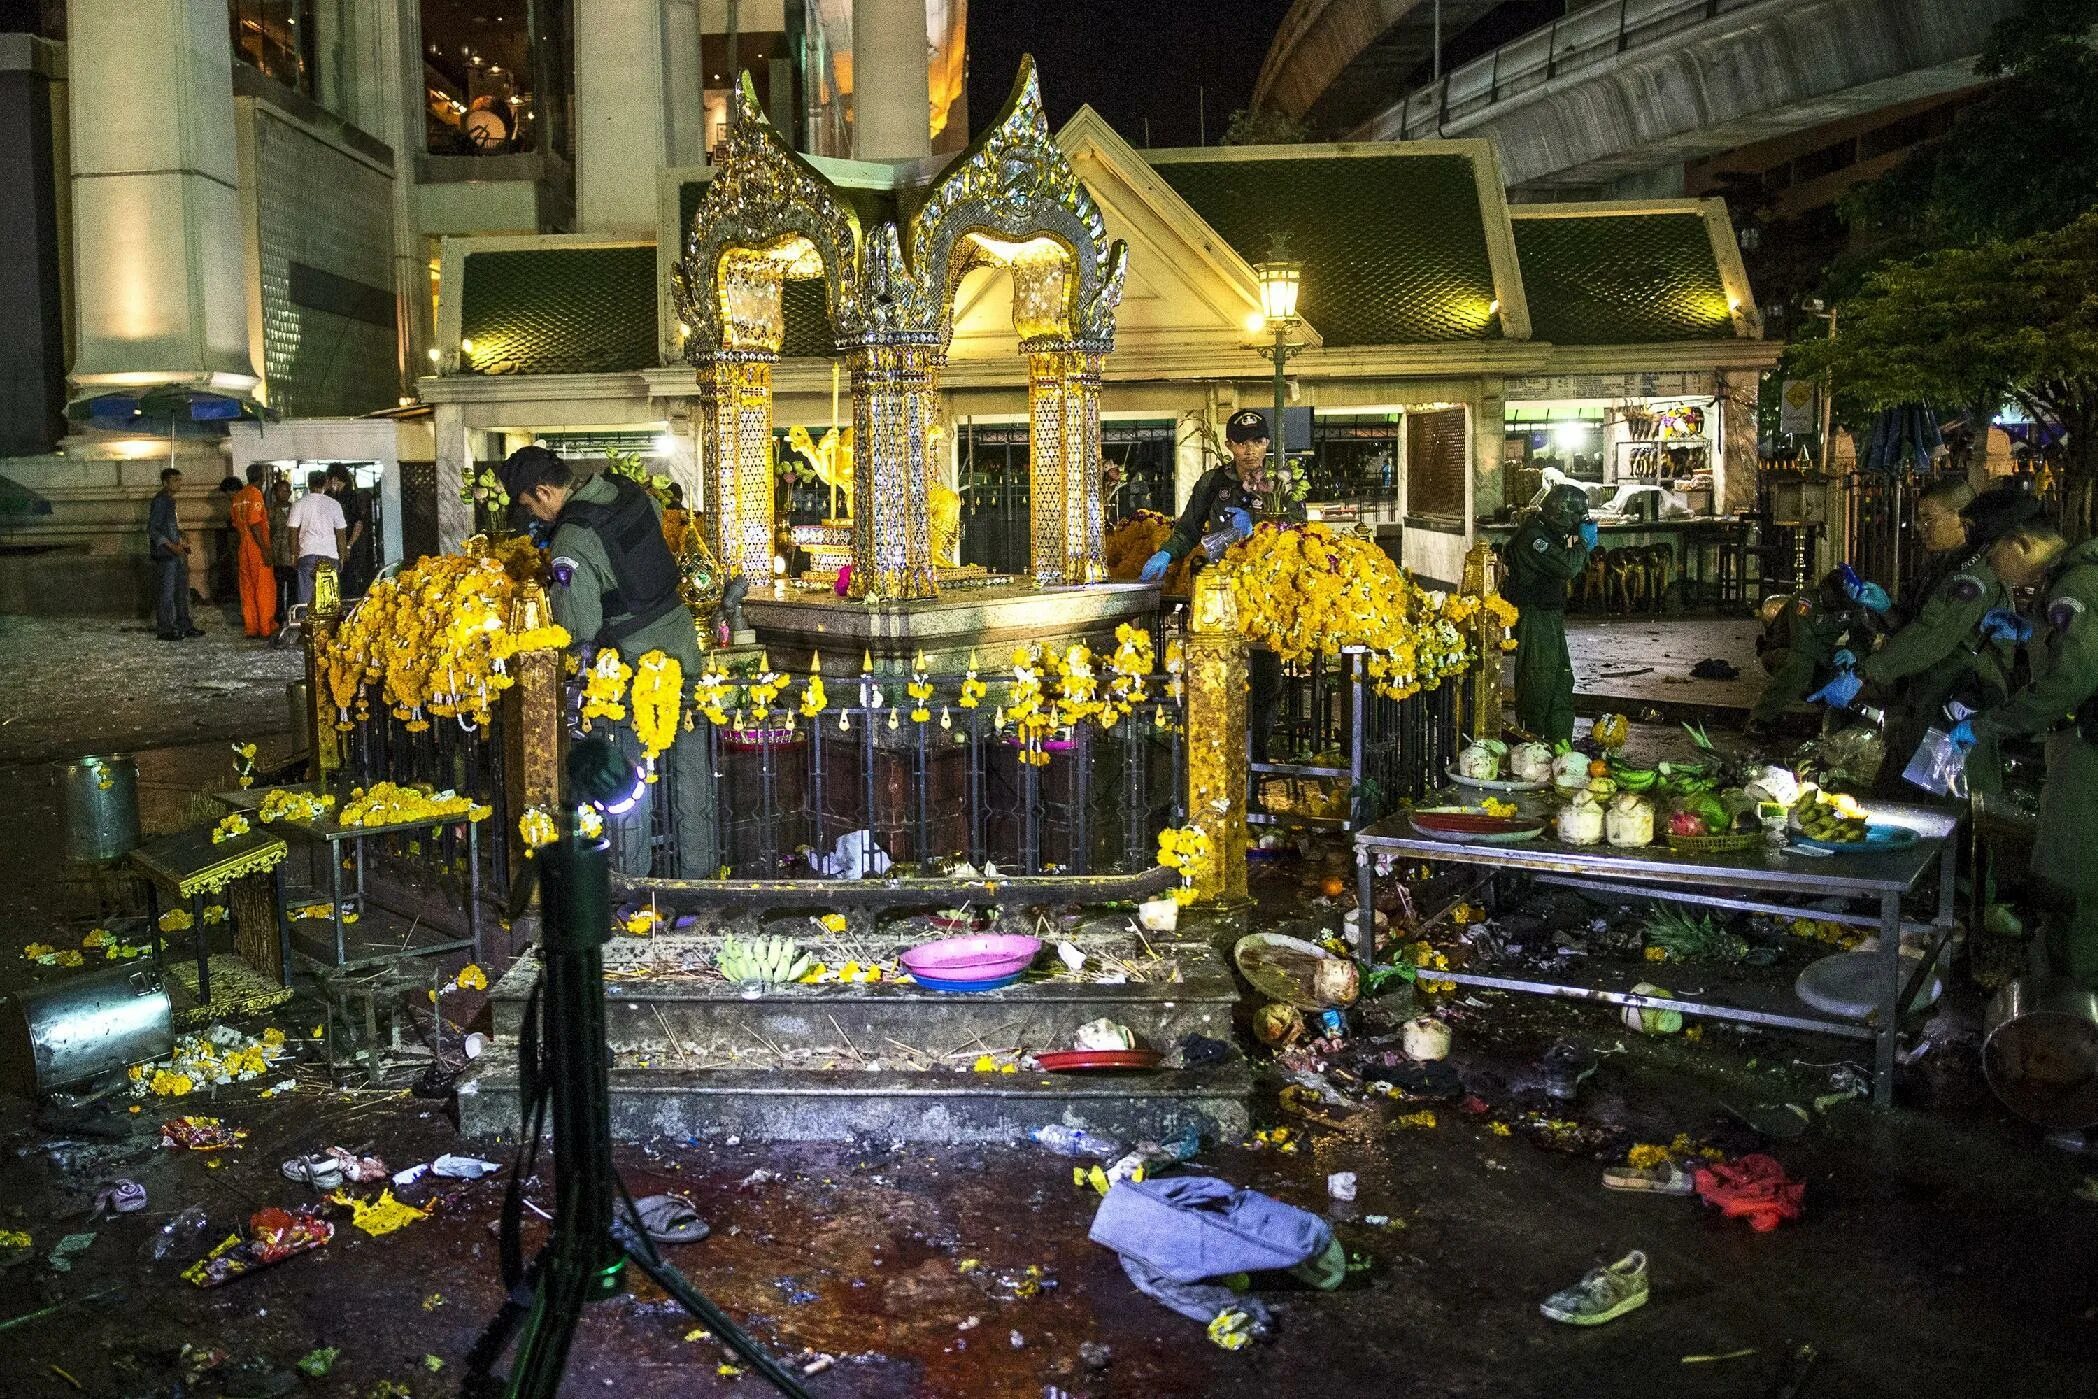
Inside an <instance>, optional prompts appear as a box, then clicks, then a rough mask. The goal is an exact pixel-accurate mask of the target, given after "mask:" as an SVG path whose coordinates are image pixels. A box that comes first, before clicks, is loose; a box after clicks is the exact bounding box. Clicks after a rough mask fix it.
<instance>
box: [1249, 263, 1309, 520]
mask: <svg viewBox="0 0 2098 1399" xmlns="http://www.w3.org/2000/svg"><path fill="white" fill-rule="evenodd" d="M1288 253H1289V249H1288V247H1287V246H1286V245H1285V244H1284V243H1283V241H1282V239H1280V238H1277V239H1276V240H1275V244H1274V250H1273V252H1272V253H1271V255H1270V256H1269V258H1268V260H1267V261H1266V262H1263V263H1260V264H1259V265H1258V266H1256V267H1255V268H1254V269H1253V270H1254V272H1255V273H1256V274H1257V275H1258V276H1259V278H1260V307H1261V311H1262V312H1263V313H1264V314H1265V315H1266V317H1267V322H1268V329H1269V330H1270V331H1272V332H1273V333H1274V336H1275V343H1274V344H1273V345H1271V346H1265V347H1263V348H1262V349H1261V354H1263V355H1264V356H1266V357H1267V358H1268V359H1270V360H1272V361H1273V362H1274V365H1275V417H1274V421H1272V422H1271V423H1269V424H1268V430H1269V432H1270V433H1271V434H1272V439H1271V441H1270V442H1269V449H1270V450H1271V451H1272V452H1273V453H1274V461H1275V466H1274V474H1273V475H1272V476H1271V477H1270V479H1269V481H1268V490H1269V492H1270V494H1273V493H1275V492H1278V491H1280V490H1281V489H1282V483H1283V479H1284V475H1285V467H1286V466H1287V465H1288V459H1287V457H1286V456H1285V455H1284V451H1283V440H1284V439H1283V430H1282V410H1283V408H1284V407H1285V406H1286V405H1287V404H1288V402H1289V357H1290V356H1291V355H1293V354H1295V353H1296V352H1297V351H1299V350H1301V349H1303V348H1304V347H1303V346H1301V345H1292V344H1290V343H1289V332H1290V329H1291V328H1292V327H1293V326H1295V325H1296V323H1297V293H1298V291H1299V290H1300V289H1301V288H1302V286H1303V280H1304V264H1303V263H1301V262H1297V261H1294V260H1292V259H1291V258H1290V257H1289V255H1288Z"/></svg>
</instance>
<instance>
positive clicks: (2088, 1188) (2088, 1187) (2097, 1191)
mask: <svg viewBox="0 0 2098 1399" xmlns="http://www.w3.org/2000/svg"><path fill="white" fill-rule="evenodd" d="M2076 1198H2077V1199H2079V1200H2085V1201H2088V1202H2089V1203H2091V1204H2094V1205H2098V1176H2085V1177H2084V1178H2083V1184H2082V1185H2079V1186H2077V1187H2076Z"/></svg>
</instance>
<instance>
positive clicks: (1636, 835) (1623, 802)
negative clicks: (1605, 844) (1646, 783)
mask: <svg viewBox="0 0 2098 1399" xmlns="http://www.w3.org/2000/svg"><path fill="white" fill-rule="evenodd" d="M1603 826H1604V830H1605V831H1606V833H1607V834H1608V835H1609V838H1610V843H1611V844H1612V845H1619V846H1626V847H1635V846H1641V845H1652V844H1653V843H1654V804H1653V803H1652V802H1650V801H1648V800H1647V799H1646V798H1644V797H1642V796H1639V795H1638V794H1636V793H1633V792H1620V793H1618V794H1617V799H1616V800H1615V801H1613V802H1611V803H1610V811H1609V815H1608V816H1607V817H1605V818H1604V822H1603Z"/></svg>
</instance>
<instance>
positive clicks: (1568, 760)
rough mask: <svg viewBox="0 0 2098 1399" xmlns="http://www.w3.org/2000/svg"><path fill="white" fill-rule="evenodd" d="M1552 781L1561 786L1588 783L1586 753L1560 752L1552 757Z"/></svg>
mask: <svg viewBox="0 0 2098 1399" xmlns="http://www.w3.org/2000/svg"><path fill="white" fill-rule="evenodd" d="M1552 781H1553V782H1555V783H1557V784H1558V785H1559V786H1561V787H1586V786H1587V785H1588V755H1587V754H1586V753H1582V752H1579V751H1575V752H1571V753H1561V754H1560V755H1559V756H1558V757H1556V758H1554V759H1552Z"/></svg>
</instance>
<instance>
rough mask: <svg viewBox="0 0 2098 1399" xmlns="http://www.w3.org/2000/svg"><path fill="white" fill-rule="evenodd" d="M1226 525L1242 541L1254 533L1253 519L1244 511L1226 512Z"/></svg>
mask: <svg viewBox="0 0 2098 1399" xmlns="http://www.w3.org/2000/svg"><path fill="white" fill-rule="evenodd" d="M1224 525H1225V527H1226V528H1228V529H1229V530H1230V531H1231V532H1232V533H1233V534H1235V535H1237V536H1238V537H1239V538H1240V539H1244V538H1245V537H1246V536H1247V535H1249V534H1251V533H1252V532H1253V517H1252V516H1251V515H1249V514H1247V513H1246V512H1245V511H1243V510H1226V511H1225V512H1224Z"/></svg>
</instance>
